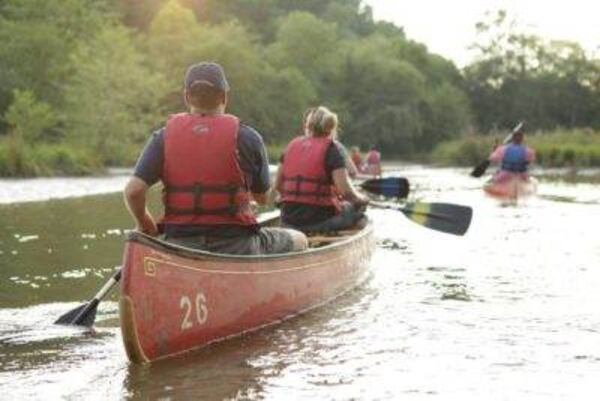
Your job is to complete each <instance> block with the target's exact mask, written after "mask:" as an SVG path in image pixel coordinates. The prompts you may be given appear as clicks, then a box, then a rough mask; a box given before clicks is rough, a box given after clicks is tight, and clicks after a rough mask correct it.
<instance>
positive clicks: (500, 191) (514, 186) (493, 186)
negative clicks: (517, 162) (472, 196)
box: [483, 171, 537, 200]
mask: <svg viewBox="0 0 600 401" xmlns="http://www.w3.org/2000/svg"><path fill="white" fill-rule="evenodd" d="M483 190H484V191H485V192H486V194H488V195H490V196H492V197H494V198H498V199H501V200H517V199H522V198H527V197H530V196H532V195H535V193H536V192H537V180H536V179H535V178H533V177H530V176H529V174H527V173H511V172H508V171H499V172H497V173H496V174H494V176H493V177H492V178H490V179H489V180H488V181H487V182H486V183H485V184H484V186H483Z"/></svg>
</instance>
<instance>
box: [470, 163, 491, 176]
mask: <svg viewBox="0 0 600 401" xmlns="http://www.w3.org/2000/svg"><path fill="white" fill-rule="evenodd" d="M489 166H490V161H489V160H484V161H482V162H481V163H479V164H478V165H477V166H475V168H474V169H473V171H471V177H475V178H479V177H481V176H482V175H484V174H485V170H487V168H488V167H489Z"/></svg>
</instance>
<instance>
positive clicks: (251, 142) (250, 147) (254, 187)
mask: <svg viewBox="0 0 600 401" xmlns="http://www.w3.org/2000/svg"><path fill="white" fill-rule="evenodd" d="M238 150H239V154H240V167H241V169H242V171H244V173H245V174H246V179H247V180H248V181H249V182H248V184H249V187H250V192H251V193H252V197H253V198H254V200H255V201H256V203H258V204H259V205H266V204H268V202H269V196H268V192H269V188H270V186H271V178H270V173H269V158H268V156H267V150H266V148H265V144H264V142H263V140H262V137H261V136H260V134H259V133H258V132H256V131H255V130H254V129H253V128H251V127H249V126H247V125H240V132H239V137H238Z"/></svg>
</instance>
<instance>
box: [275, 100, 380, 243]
mask: <svg viewBox="0 0 600 401" xmlns="http://www.w3.org/2000/svg"><path fill="white" fill-rule="evenodd" d="M337 125H338V120H337V115H336V114H334V113H332V112H331V111H330V110H328V109H327V108H325V107H322V106H321V107H317V108H316V109H314V110H313V111H312V113H311V114H310V116H309V117H308V122H307V134H306V135H303V136H299V137H297V138H295V139H293V140H292V141H291V142H290V143H289V144H288V146H287V147H286V150H285V153H284V155H283V156H282V159H281V164H280V166H279V170H278V172H277V180H276V184H275V188H276V189H277V191H279V193H280V195H281V220H282V223H283V224H285V225H287V226H291V227H294V228H297V229H299V230H302V231H305V232H309V231H333V230H342V229H346V228H352V227H355V226H360V225H361V224H363V223H364V221H365V217H364V209H365V206H366V205H367V204H368V203H369V199H368V198H367V197H366V196H364V195H361V194H359V193H358V192H357V191H356V189H354V187H353V186H352V183H351V182H350V178H349V175H348V167H347V166H348V156H347V154H346V151H345V149H344V147H343V146H342V144H341V143H339V142H338V141H337V140H336V133H337ZM340 198H341V199H340Z"/></svg>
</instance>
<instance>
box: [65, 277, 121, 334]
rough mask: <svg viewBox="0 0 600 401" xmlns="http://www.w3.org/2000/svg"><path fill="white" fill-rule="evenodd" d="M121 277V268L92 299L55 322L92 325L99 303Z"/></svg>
mask: <svg viewBox="0 0 600 401" xmlns="http://www.w3.org/2000/svg"><path fill="white" fill-rule="evenodd" d="M120 279H121V268H119V270H117V271H116V272H115V274H113V275H112V277H111V278H110V279H109V280H108V281H107V282H106V284H104V286H103V287H102V288H101V289H100V291H98V293H97V294H96V295H95V296H94V298H92V299H91V300H90V301H88V302H86V303H85V304H83V305H80V306H78V307H77V308H75V309H73V310H70V311H69V312H67V313H65V314H64V315H62V316H61V317H59V318H58V319H57V320H56V321H55V322H54V324H72V325H75V326H85V327H92V326H93V325H94V321H95V320H96V311H97V310H98V304H99V303H100V301H101V300H102V298H104V297H105V296H106V294H108V292H109V291H110V290H111V288H112V287H113V286H114V285H115V284H117V283H118V282H119V280H120Z"/></svg>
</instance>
